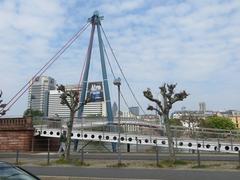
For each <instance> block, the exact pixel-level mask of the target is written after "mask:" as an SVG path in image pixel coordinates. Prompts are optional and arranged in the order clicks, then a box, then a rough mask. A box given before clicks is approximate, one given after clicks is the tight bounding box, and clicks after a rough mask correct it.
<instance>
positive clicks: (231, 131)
mask: <svg viewBox="0 0 240 180" xmlns="http://www.w3.org/2000/svg"><path fill="white" fill-rule="evenodd" d="M230 135H231V139H230V140H231V151H233V137H232V136H233V135H232V131H230Z"/></svg>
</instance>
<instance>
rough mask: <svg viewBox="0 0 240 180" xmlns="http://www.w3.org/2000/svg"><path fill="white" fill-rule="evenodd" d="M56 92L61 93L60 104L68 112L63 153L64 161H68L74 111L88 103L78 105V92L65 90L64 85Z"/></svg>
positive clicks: (86, 101)
mask: <svg viewBox="0 0 240 180" xmlns="http://www.w3.org/2000/svg"><path fill="white" fill-rule="evenodd" d="M57 90H58V91H60V92H62V94H61V95H60V98H61V104H62V105H66V106H67V107H68V108H69V110H70V119H69V121H68V122H67V128H68V129H67V142H66V151H65V160H69V159H70V147H71V134H72V129H73V120H74V116H75V113H76V111H78V110H79V109H80V107H82V106H84V105H85V104H87V103H88V102H89V100H88V99H86V100H85V102H84V103H79V90H66V88H65V86H64V85H59V86H58V88H57Z"/></svg>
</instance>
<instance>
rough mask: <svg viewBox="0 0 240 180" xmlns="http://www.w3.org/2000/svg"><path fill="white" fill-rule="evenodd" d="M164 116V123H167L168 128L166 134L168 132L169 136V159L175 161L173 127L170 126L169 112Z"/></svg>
mask: <svg viewBox="0 0 240 180" xmlns="http://www.w3.org/2000/svg"><path fill="white" fill-rule="evenodd" d="M163 117H164V123H165V128H166V134H167V138H168V152H169V161H171V162H172V163H174V162H175V152H174V145H173V137H172V132H171V128H170V122H169V117H168V113H167V114H164V115H163Z"/></svg>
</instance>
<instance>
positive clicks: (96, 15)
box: [78, 11, 113, 123]
mask: <svg viewBox="0 0 240 180" xmlns="http://www.w3.org/2000/svg"><path fill="white" fill-rule="evenodd" d="M102 19H103V16H99V13H98V11H95V12H94V14H93V16H92V17H91V18H89V19H88V21H89V22H91V24H92V30H91V36H90V42H89V46H88V52H87V62H86V67H85V70H84V75H83V87H82V92H81V97H80V103H83V102H84V101H85V97H86V89H87V82H88V73H89V66H90V59H91V52H92V44H93V37H94V31H95V26H97V32H98V42H99V51H100V58H101V67H102V77H103V87H104V88H103V89H104V94H105V101H106V108H107V118H108V122H109V123H112V122H113V114H112V106H111V99H110V93H109V86H108V78H107V70H106V65H105V57H104V51H103V41H102V36H101V29H100V26H101V20H102ZM83 109H84V106H82V107H81V108H80V109H79V111H78V118H81V117H82V113H83Z"/></svg>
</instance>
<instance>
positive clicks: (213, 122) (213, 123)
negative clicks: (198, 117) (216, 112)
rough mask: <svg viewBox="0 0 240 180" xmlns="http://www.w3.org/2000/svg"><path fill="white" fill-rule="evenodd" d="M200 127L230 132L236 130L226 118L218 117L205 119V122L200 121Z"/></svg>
mask: <svg viewBox="0 0 240 180" xmlns="http://www.w3.org/2000/svg"><path fill="white" fill-rule="evenodd" d="M200 127H205V128H216V129H226V130H232V129H235V128H236V126H235V124H234V123H233V122H232V120H231V119H229V118H226V117H220V116H209V117H207V118H206V119H205V120H202V121H201V123H200Z"/></svg>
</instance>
